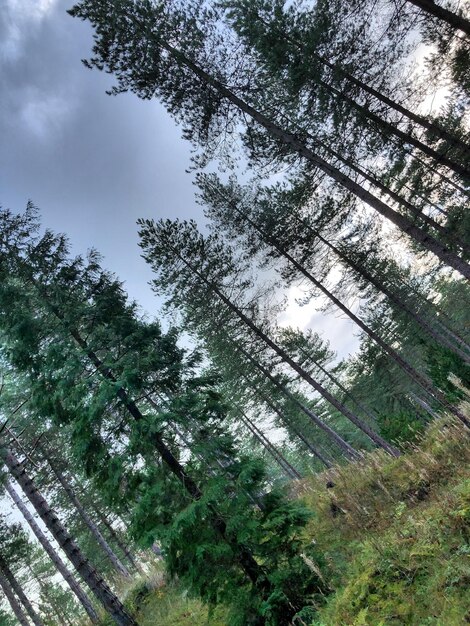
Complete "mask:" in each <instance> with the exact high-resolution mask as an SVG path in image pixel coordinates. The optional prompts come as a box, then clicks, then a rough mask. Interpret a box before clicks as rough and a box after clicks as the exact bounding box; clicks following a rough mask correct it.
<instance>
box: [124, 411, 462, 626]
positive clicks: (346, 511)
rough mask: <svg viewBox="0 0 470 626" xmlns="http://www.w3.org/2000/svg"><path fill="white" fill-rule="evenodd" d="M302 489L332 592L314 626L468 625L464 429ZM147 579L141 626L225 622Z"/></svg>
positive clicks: (139, 599)
mask: <svg viewBox="0 0 470 626" xmlns="http://www.w3.org/2000/svg"><path fill="white" fill-rule="evenodd" d="M328 481H331V482H333V483H334V487H332V488H327V487H326V484H327V483H328ZM295 491H296V493H295V494H294V495H295V496H297V495H299V496H301V497H303V498H304V499H305V501H306V502H307V503H308V504H309V505H310V506H311V508H312V510H314V511H315V516H314V518H313V520H312V522H311V523H310V525H309V527H308V529H307V532H306V541H312V540H313V541H315V542H316V543H317V544H318V545H319V547H320V548H321V549H322V551H323V552H324V553H325V555H326V557H327V560H328V563H329V571H328V572H324V575H325V576H326V577H327V578H328V580H329V581H330V585H331V589H332V593H331V595H329V596H328V597H327V598H326V599H325V604H324V605H323V606H322V607H319V612H318V619H317V621H316V622H315V624H314V626H340V625H347V626H353V625H355V626H360V625H370V626H380V625H385V624H386V625H397V626H398V625H403V624H410V625H419V626H424V625H433V626H460V625H464V624H469V623H470V446H469V438H468V434H467V433H465V432H464V430H463V429H462V428H461V427H460V426H458V425H455V424H452V423H449V422H447V423H446V422H443V421H440V422H436V423H434V424H433V425H432V427H431V428H430V430H429V432H428V433H427V435H426V436H425V438H424V439H423V441H422V442H421V443H420V445H419V446H418V447H415V448H413V449H410V450H409V451H408V452H407V453H406V454H404V455H403V456H402V457H401V458H400V459H397V460H393V459H390V458H389V457H386V456H385V455H383V454H381V453H380V452H374V453H372V454H370V455H368V456H367V459H366V460H364V461H363V462H361V463H358V464H354V465H347V466H343V467H340V468H338V469H336V470H334V471H329V472H327V473H324V474H321V475H318V476H316V477H314V478H311V479H308V480H304V481H302V482H301V483H297V484H296V486H295ZM311 566H312V567H315V564H314V563H312V564H311ZM141 585H142V581H140V583H138V584H137V585H136V587H135V588H134V589H133V590H131V591H130V593H129V595H128V600H127V604H128V605H129V606H130V607H131V608H132V609H134V610H136V613H137V617H138V621H139V624H140V625H141V626H150V625H152V626H153V625H154V624H158V625H159V626H170V624H171V625H177V626H199V625H201V626H202V625H205V624H211V625H212V626H223V625H224V624H225V623H226V622H225V621H224V617H223V610H221V609H219V610H218V611H216V613H215V614H214V615H213V616H212V617H211V618H209V616H208V612H207V609H206V608H204V607H202V606H201V605H200V603H199V602H197V601H196V600H190V599H188V598H185V597H184V593H182V591H181V589H178V588H177V587H176V586H174V585H164V584H162V585H157V587H156V588H155V589H154V590H153V591H152V592H151V593H149V594H145V593H143V594H139V587H140V588H141Z"/></svg>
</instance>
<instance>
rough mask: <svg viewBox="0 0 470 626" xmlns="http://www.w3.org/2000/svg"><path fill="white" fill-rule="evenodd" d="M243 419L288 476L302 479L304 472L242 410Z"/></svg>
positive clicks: (241, 417) (241, 416)
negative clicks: (297, 468)
mask: <svg viewBox="0 0 470 626" xmlns="http://www.w3.org/2000/svg"><path fill="white" fill-rule="evenodd" d="M240 419H241V421H242V422H243V423H244V424H245V425H246V427H247V428H248V430H249V431H250V432H251V434H252V435H253V437H254V438H255V439H256V440H257V441H258V442H259V443H260V445H261V446H262V447H263V448H265V449H266V450H267V452H268V453H269V454H270V455H271V457H272V458H273V459H274V460H275V461H276V463H277V464H278V465H279V467H280V468H281V469H282V470H283V472H284V473H285V474H286V476H287V477H288V478H294V479H300V478H302V474H300V472H298V471H297V470H296V469H295V467H294V466H293V465H291V463H289V461H288V460H287V459H286V458H285V457H284V455H283V454H282V453H281V452H279V450H278V449H277V448H276V446H275V445H274V444H272V443H271V442H270V441H269V439H268V438H267V437H266V436H265V434H264V433H263V432H262V431H261V430H260V429H259V428H258V427H257V426H256V424H255V423H254V422H253V421H252V420H251V419H250V418H249V417H248V416H247V415H246V413H244V412H243V411H241V414H240Z"/></svg>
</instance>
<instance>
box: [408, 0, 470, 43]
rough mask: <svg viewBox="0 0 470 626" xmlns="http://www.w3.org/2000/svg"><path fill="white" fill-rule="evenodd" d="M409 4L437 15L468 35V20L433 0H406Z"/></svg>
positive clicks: (469, 24)
mask: <svg viewBox="0 0 470 626" xmlns="http://www.w3.org/2000/svg"><path fill="white" fill-rule="evenodd" d="M407 2H409V3H410V4H414V5H415V6H417V7H418V8H419V9H421V10H422V11H424V12H425V13H429V14H430V15H432V16H433V17H437V18H438V19H440V20H443V21H444V22H447V23H448V24H450V25H451V26H453V27H454V28H457V30H461V31H463V32H464V33H467V35H470V22H469V21H468V20H466V19H465V18H464V17H462V16H461V15H457V13H453V12H452V11H449V9H445V8H444V7H441V6H439V5H438V4H436V3H435V2H434V0H407Z"/></svg>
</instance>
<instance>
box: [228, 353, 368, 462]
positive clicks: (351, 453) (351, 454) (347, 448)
mask: <svg viewBox="0 0 470 626" xmlns="http://www.w3.org/2000/svg"><path fill="white" fill-rule="evenodd" d="M237 349H238V350H239V351H240V352H241V353H242V354H243V355H244V356H245V357H246V358H247V359H248V360H249V361H250V362H251V363H253V365H254V366H255V367H256V369H258V370H259V371H260V372H261V373H262V374H263V375H264V376H266V378H267V379H268V380H270V381H271V382H272V383H273V384H274V385H275V386H276V387H277V388H278V389H280V390H281V391H282V393H283V394H284V395H285V396H286V397H287V398H289V400H291V401H292V402H293V403H294V404H295V405H296V406H298V407H299V409H300V410H301V411H302V412H303V413H305V415H307V417H308V418H309V419H310V420H311V421H312V422H313V423H314V424H315V426H318V428H320V429H321V430H323V431H324V432H325V433H326V434H327V435H328V436H329V437H330V438H331V439H332V440H333V441H334V442H335V443H336V444H337V445H338V447H339V448H340V449H341V450H342V451H343V452H344V454H345V455H346V456H347V457H348V458H350V459H357V458H358V457H359V456H360V455H359V453H358V452H357V450H355V449H354V448H353V447H352V446H351V445H349V443H348V442H347V441H345V440H344V439H343V438H342V437H341V436H340V435H338V433H337V432H336V431H334V430H333V429H332V428H331V427H330V426H328V424H325V422H324V421H323V420H321V419H320V418H319V417H318V415H317V414H316V413H314V412H313V411H312V410H311V409H309V408H308V407H306V406H305V405H304V404H302V402H300V401H299V400H297V398H296V397H295V396H294V394H292V393H291V392H290V391H289V390H288V389H287V388H286V387H285V386H284V385H283V384H282V383H280V382H279V381H278V380H277V378H276V377H275V376H273V375H272V374H271V372H270V371H269V370H267V369H266V368H265V367H264V366H263V365H261V363H259V362H258V361H257V360H256V359H254V358H253V357H252V356H251V354H249V353H248V352H246V351H245V349H244V348H241V347H240V346H237ZM309 448H310V450H312V451H313V453H314V454H315V456H316V457H318V458H319V459H320V461H321V462H322V463H323V464H324V465H325V467H328V468H330V467H331V463H330V462H329V461H328V460H327V459H326V458H325V457H324V456H323V455H322V454H321V453H320V452H318V450H316V449H315V448H313V446H311V444H309Z"/></svg>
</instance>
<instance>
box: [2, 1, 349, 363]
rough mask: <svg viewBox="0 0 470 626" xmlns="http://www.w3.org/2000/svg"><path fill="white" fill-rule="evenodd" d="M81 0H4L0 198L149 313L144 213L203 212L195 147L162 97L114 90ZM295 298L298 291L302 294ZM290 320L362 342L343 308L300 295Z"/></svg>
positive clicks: (336, 338) (152, 300)
mask: <svg viewBox="0 0 470 626" xmlns="http://www.w3.org/2000/svg"><path fill="white" fill-rule="evenodd" d="M71 6H72V0H70V2H69V1H64V0H0V7H1V10H0V93H1V97H0V204H1V205H2V206H3V207H6V208H9V209H11V210H13V211H14V212H20V211H22V210H24V208H25V206H26V203H27V201H28V200H32V201H33V203H34V204H35V205H36V206H38V207H39V209H40V211H41V215H42V220H43V224H44V226H46V227H48V228H51V229H52V230H54V231H58V232H65V233H67V234H68V236H69V237H70V239H71V242H72V245H73V251H74V252H76V253H84V252H86V250H87V249H89V248H91V247H94V248H97V249H98V250H99V251H100V252H101V253H102V254H103V256H104V266H105V267H106V268H107V269H109V270H111V271H113V272H115V273H116V274H117V275H118V276H119V278H120V279H121V280H123V281H124V283H125V287H126V289H127V291H128V293H129V294H130V296H131V297H132V298H135V299H136V300H137V301H138V302H139V303H140V304H141V306H142V308H143V309H144V311H146V312H148V313H149V314H150V315H155V314H157V313H158V304H159V301H158V300H157V299H156V297H155V295H154V294H153V293H152V291H151V289H150V287H149V285H148V282H149V280H150V279H151V272H150V269H149V268H148V266H147V265H146V263H145V262H144V260H143V259H142V258H141V257H140V249H139V248H138V245H137V243H138V236H137V226H136V220H137V218H139V217H144V218H156V219H157V218H159V217H169V218H175V217H180V218H190V217H191V218H194V219H196V220H198V221H200V222H203V217H202V210H201V208H200V207H199V206H198V205H197V204H196V202H195V199H194V188H193V185H192V176H191V175H190V174H187V173H186V170H187V169H188V167H189V166H190V156H191V153H190V145H189V144H188V143H187V142H185V141H184V140H183V139H182V138H181V131H180V129H179V128H178V127H177V126H176V125H175V123H174V122H173V120H172V119H171V118H170V116H169V115H168V114H167V113H166V111H165V109H164V108H163V107H162V106H161V105H160V104H159V103H158V101H156V100H152V101H142V100H139V99H138V98H137V97H136V96H135V95H133V94H121V95H119V96H116V97H112V96H108V95H107V94H106V93H105V91H106V89H109V87H110V86H111V85H112V84H113V78H112V77H111V76H109V75H108V74H105V73H102V72H98V71H96V70H94V71H91V70H89V69H87V68H86V67H85V66H84V65H83V64H82V63H81V59H82V58H86V57H88V56H90V52H91V46H92V31H91V28H90V27H89V26H88V24H86V23H83V22H81V21H79V20H77V19H73V18H71V17H70V16H69V15H68V14H67V13H66V9H67V8H70V7H71ZM293 295H296V294H295V293H294V294H293ZM281 323H283V324H292V325H294V326H299V327H306V326H312V325H313V326H314V327H315V330H318V331H323V332H325V334H326V336H327V337H328V338H330V339H332V340H333V342H334V344H335V347H337V348H339V349H340V352H341V353H342V354H347V353H348V352H349V351H350V350H352V349H353V348H354V347H355V346H356V345H357V342H356V340H355V338H354V336H353V332H354V329H353V327H352V325H351V323H350V322H349V321H347V320H343V319H339V318H338V316H331V317H328V318H325V317H324V316H322V315H320V314H317V313H315V311H314V308H313V307H312V306H309V307H303V308H300V307H299V306H298V305H297V304H296V303H295V301H294V298H291V303H290V305H289V307H288V309H287V311H286V313H285V314H284V315H283V316H282V319H281Z"/></svg>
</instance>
